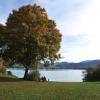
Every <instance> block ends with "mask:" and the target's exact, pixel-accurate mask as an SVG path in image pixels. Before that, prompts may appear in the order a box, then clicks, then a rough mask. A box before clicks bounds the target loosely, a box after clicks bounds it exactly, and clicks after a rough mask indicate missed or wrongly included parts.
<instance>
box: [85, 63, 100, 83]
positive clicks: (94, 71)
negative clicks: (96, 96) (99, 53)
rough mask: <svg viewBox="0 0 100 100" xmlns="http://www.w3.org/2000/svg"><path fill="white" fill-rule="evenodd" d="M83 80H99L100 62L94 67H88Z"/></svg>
mask: <svg viewBox="0 0 100 100" xmlns="http://www.w3.org/2000/svg"><path fill="white" fill-rule="evenodd" d="M84 75H85V77H84V79H83V81H100V64H98V65H97V67H96V68H88V69H87V70H86V72H85V73H84Z"/></svg>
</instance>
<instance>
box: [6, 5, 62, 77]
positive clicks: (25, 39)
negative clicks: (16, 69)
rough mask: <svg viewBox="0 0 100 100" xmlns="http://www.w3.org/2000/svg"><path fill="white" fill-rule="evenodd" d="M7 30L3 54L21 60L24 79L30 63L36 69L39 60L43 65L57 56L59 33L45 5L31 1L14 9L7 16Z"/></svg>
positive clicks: (13, 60) (12, 60)
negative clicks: (30, 3) (23, 68)
mask: <svg viewBox="0 0 100 100" xmlns="http://www.w3.org/2000/svg"><path fill="white" fill-rule="evenodd" d="M6 31H7V33H8V34H7V39H8V43H7V49H6V50H5V53H4V58H6V60H9V61H10V62H12V63H21V64H23V66H24V67H25V74H24V79H27V74H28V70H29V67H33V68H34V69H35V68H37V63H38V62H41V61H42V62H44V64H45V65H46V64H48V62H49V63H52V62H54V61H55V60H57V59H59V54H58V51H59V48H60V42H61V37H62V35H61V34H60V32H59V30H58V29H57V28H56V23H55V21H54V20H51V19H49V18H48V16H47V13H46V11H45V9H44V8H41V7H40V6H38V5H36V4H34V5H26V6H22V7H20V8H19V9H18V10H13V11H12V12H11V13H10V15H9V17H8V20H7V23H6Z"/></svg>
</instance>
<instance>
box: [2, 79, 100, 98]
mask: <svg viewBox="0 0 100 100" xmlns="http://www.w3.org/2000/svg"><path fill="white" fill-rule="evenodd" d="M0 100H100V83H99V82H95V83H59V82H58V83H56V82H32V81H15V82H0Z"/></svg>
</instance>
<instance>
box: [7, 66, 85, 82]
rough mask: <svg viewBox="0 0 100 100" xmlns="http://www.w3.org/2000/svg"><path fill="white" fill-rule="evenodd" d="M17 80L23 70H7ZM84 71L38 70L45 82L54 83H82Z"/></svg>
mask: <svg viewBox="0 0 100 100" xmlns="http://www.w3.org/2000/svg"><path fill="white" fill-rule="evenodd" d="M7 70H9V71H11V72H12V74H14V75H16V76H17V77H19V78H22V77H23V76H24V70H23V69H15V68H9V69H7ZM83 71H84V70H72V69H57V70H51V69H48V70H47V69H41V70H39V72H40V74H41V76H45V77H46V78H47V80H48V79H49V80H50V81H55V82H82V81H83V77H84V76H83Z"/></svg>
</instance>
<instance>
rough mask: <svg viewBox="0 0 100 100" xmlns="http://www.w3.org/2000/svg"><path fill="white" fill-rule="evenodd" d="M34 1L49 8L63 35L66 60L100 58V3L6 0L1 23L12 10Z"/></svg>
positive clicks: (1, 7)
mask: <svg viewBox="0 0 100 100" xmlns="http://www.w3.org/2000/svg"><path fill="white" fill-rule="evenodd" d="M34 2H36V3H38V4H40V5H41V6H42V7H44V8H45V9H46V11H47V13H48V16H49V18H51V19H54V20H55V21H56V23H57V28H58V29H60V32H61V33H62V35H63V40H62V43H61V49H60V53H61V54H62V56H63V59H61V60H62V61H75V62H79V61H81V60H86V59H100V55H99V51H100V28H99V27H100V11H99V10H100V0H10V1H7V0H3V1H0V22H2V23H5V22H6V19H7V16H8V15H9V13H10V12H11V11H12V9H18V8H19V7H20V6H22V5H25V4H34ZM5 8H6V9H5Z"/></svg>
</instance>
